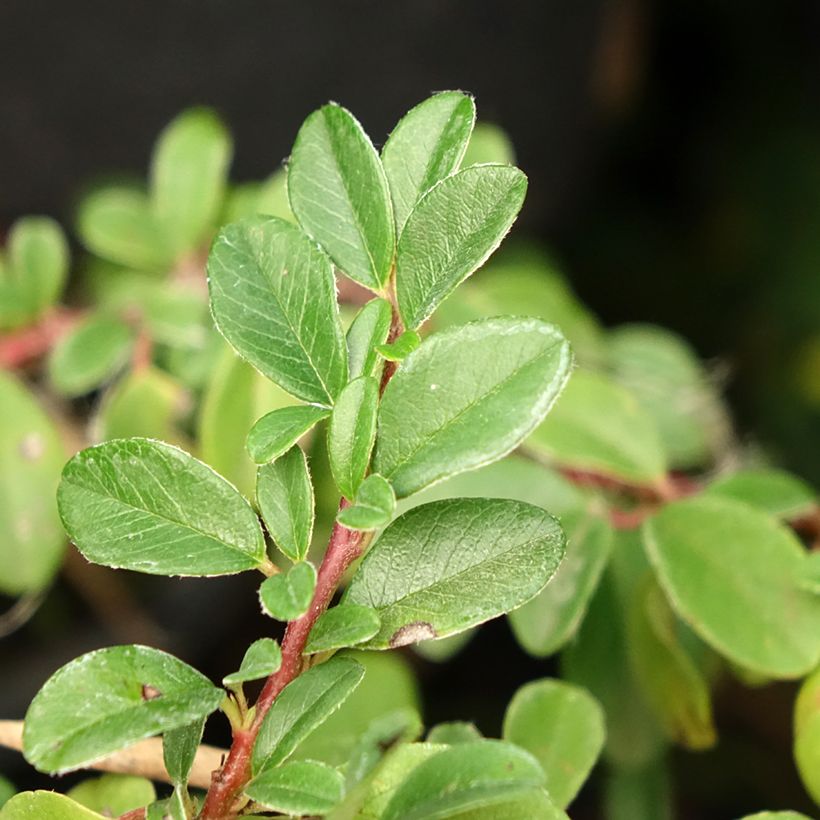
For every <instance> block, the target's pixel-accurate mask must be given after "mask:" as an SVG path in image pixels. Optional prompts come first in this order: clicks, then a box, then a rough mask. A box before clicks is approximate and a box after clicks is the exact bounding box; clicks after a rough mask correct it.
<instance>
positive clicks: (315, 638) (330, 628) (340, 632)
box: [304, 604, 379, 655]
mask: <svg viewBox="0 0 820 820" xmlns="http://www.w3.org/2000/svg"><path fill="white" fill-rule="evenodd" d="M378 631H379V616H378V614H377V613H376V612H375V610H373V609H371V608H370V607H367V606H359V605H358V604H342V605H341V606H335V607H333V608H332V609H328V610H327V611H326V612H324V613H323V614H322V615H321V616H320V617H319V620H318V621H316V625H315V626H314V627H313V629H312V630H311V631H310V637H309V638H308V642H307V645H306V646H305V651H304V654H305V655H314V654H316V653H317V652H327V651H329V650H331V649H344V647H346V646H355V645H356V644H359V643H363V642H364V641H366V640H367V639H368V638H372V637H373V636H374V635H375V634H376V633H377V632H378Z"/></svg>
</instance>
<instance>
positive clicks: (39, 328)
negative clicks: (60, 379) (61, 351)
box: [0, 308, 83, 370]
mask: <svg viewBox="0 0 820 820" xmlns="http://www.w3.org/2000/svg"><path fill="white" fill-rule="evenodd" d="M82 315H83V314H82V312H81V311H76V310H68V309H66V308H62V309H57V310H54V311H51V312H49V313H47V314H45V315H44V316H43V317H42V318H41V319H40V320H39V321H38V322H37V323H36V324H33V325H31V326H30V327H24V328H20V329H19V330H12V331H9V332H8V333H3V334H0V368H2V369H4V370H13V369H15V368H18V367H24V366H25V365H27V364H29V363H30V362H33V361H35V360H36V359H39V358H40V357H41V356H44V355H45V354H46V353H48V351H49V350H51V348H52V347H54V345H55V344H56V343H57V341H58V340H59V339H61V338H62V337H63V336H64V335H65V334H66V333H67V332H68V331H69V330H70V329H71V328H72V327H74V325H75V324H77V322H78V321H79V320H80V319H81V318H82Z"/></svg>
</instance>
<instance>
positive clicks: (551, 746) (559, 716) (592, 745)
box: [502, 678, 605, 808]
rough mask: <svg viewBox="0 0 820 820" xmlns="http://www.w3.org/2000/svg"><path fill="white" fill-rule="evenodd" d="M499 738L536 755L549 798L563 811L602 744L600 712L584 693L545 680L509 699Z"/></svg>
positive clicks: (590, 766)
mask: <svg viewBox="0 0 820 820" xmlns="http://www.w3.org/2000/svg"><path fill="white" fill-rule="evenodd" d="M502 736H503V738H504V740H507V741H509V742H510V743H514V744H515V745H516V746H520V747H521V748H522V749H526V750H527V751H528V752H529V753H530V754H532V755H533V757H535V759H536V760H537V761H538V762H539V763H540V764H541V767H542V768H543V769H544V774H545V775H546V783H545V786H546V789H547V791H548V792H549V795H550V797H551V798H552V799H553V801H554V802H555V803H556V804H557V805H558V806H560V807H561V808H564V807H566V806H567V805H569V803H571V802H572V800H573V798H574V797H575V795H576V794H577V793H578V790H579V789H580V788H581V786H582V785H583V783H584V781H585V780H586V779H587V777H588V776H589V773H590V772H591V771H592V767H593V766H594V765H595V761H596V760H597V759H598V755H600V753H601V749H602V748H603V746H604V737H605V731H604V713H603V710H602V709H601V707H600V706H599V705H598V702H597V701H596V700H595V699H594V698H593V697H592V696H591V695H590V694H589V693H588V692H587V691H586V690H585V689H581V688H580V687H577V686H573V685H572V684H569V683H564V682H563V681H558V680H550V679H546V678H545V679H543V680H539V681H532V682H531V683H528V684H525V685H524V686H522V687H521V688H520V689H519V690H518V691H517V692H516V693H515V695H513V698H512V700H511V701H510V704H509V706H508V707H507V711H506V713H505V715H504V728H503V732H502Z"/></svg>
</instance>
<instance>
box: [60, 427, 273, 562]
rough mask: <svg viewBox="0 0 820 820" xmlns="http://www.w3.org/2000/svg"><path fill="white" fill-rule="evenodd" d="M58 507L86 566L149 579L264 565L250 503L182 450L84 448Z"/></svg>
mask: <svg viewBox="0 0 820 820" xmlns="http://www.w3.org/2000/svg"><path fill="white" fill-rule="evenodd" d="M57 505H58V508H59V511H60V516H61V518H62V520H63V525H64V526H65V529H66V532H67V533H68V534H69V537H70V538H71V540H72V541H74V543H75V544H76V545H77V547H78V549H79V550H80V552H82V554H83V555H84V556H85V557H86V558H87V559H88V560H89V561H92V562H94V563H97V564H104V565H105V566H110V567H115V568H120V569H132V570H136V571H138V572H147V573H150V574H153V575H224V574H229V573H233V572H241V571H242V570H246V569H255V568H258V567H260V566H262V565H265V564H267V563H268V559H267V556H266V555H265V541H264V538H263V535H262V530H261V529H260V527H259V522H258V520H257V518H256V515H255V513H254V511H253V509H252V507H251V506H250V504H248V502H247V501H246V500H245V499H244V498H243V497H242V496H241V495H240V494H239V493H238V492H237V490H236V489H235V488H234V487H233V486H232V485H230V484H229V483H228V482H227V481H225V479H224V478H222V477H221V476H219V475H217V474H216V473H215V472H214V471H213V470H211V469H210V467H208V466H207V465H205V464H203V463H202V462H201V461H198V460H197V459H195V458H194V457H193V456H190V455H188V453H186V452H184V451H183V450H180V449H178V448H177V447H173V446H171V445H170V444H163V443H162V442H159V441H152V440H151V439H139V438H134V439H120V440H117V441H112V442H108V443H106V444H100V445H97V446H96V447H89V448H88V449H86V450H83V451H81V452H80V453H78V454H77V455H76V456H74V458H72V459H71V461H69V462H68V464H67V465H66V466H65V469H64V470H63V477H62V480H61V482H60V486H59V488H58V491H57Z"/></svg>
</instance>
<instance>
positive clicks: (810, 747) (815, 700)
mask: <svg viewBox="0 0 820 820" xmlns="http://www.w3.org/2000/svg"><path fill="white" fill-rule="evenodd" d="M794 759H795V761H796V762H797V770H798V771H799V772H800V778H801V780H802V781H803V785H804V786H805V787H806V791H807V792H808V793H809V794H810V795H811V796H812V799H813V800H814V802H815V803H817V805H819V806H820V670H817V671H815V672H814V673H813V674H812V675H810V676H809V677H808V678H807V679H806V680H805V681H804V682H803V685H802V686H801V687H800V692H799V693H798V695H797V702H796V703H795V708H794Z"/></svg>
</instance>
